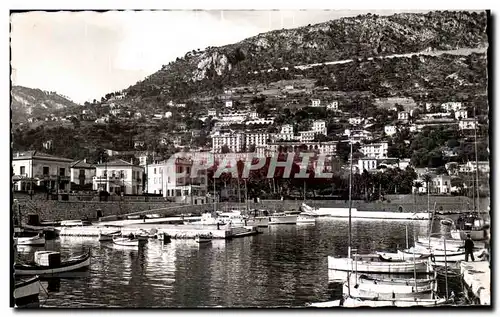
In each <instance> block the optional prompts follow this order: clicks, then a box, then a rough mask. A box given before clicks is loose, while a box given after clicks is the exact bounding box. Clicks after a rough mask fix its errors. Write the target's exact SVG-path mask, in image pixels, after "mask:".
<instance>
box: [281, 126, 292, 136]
mask: <svg viewBox="0 0 500 317" xmlns="http://www.w3.org/2000/svg"><path fill="white" fill-rule="evenodd" d="M280 133H281V134H292V135H293V125H291V124H284V125H282V126H281V132H280Z"/></svg>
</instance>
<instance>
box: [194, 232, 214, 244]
mask: <svg viewBox="0 0 500 317" xmlns="http://www.w3.org/2000/svg"><path fill="white" fill-rule="evenodd" d="M194 241H196V242H197V243H207V242H211V241H212V235H211V234H210V235H208V234H200V235H198V236H196V237H195V238H194Z"/></svg>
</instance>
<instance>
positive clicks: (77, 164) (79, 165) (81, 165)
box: [71, 160, 95, 168]
mask: <svg viewBox="0 0 500 317" xmlns="http://www.w3.org/2000/svg"><path fill="white" fill-rule="evenodd" d="M76 167H77V168H95V166H94V165H93V164H90V163H87V162H85V160H78V161H74V162H72V163H71V168H76Z"/></svg>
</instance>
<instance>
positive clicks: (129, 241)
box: [113, 237, 139, 247]
mask: <svg viewBox="0 0 500 317" xmlns="http://www.w3.org/2000/svg"><path fill="white" fill-rule="evenodd" d="M113 243H114V244H116V245H121V246H125V247H138V246H139V239H137V238H132V237H115V238H113Z"/></svg>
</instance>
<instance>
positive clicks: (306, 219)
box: [297, 215, 316, 224]
mask: <svg viewBox="0 0 500 317" xmlns="http://www.w3.org/2000/svg"><path fill="white" fill-rule="evenodd" d="M308 223H316V218H315V217H313V216H307V215H298V216H297V224H308Z"/></svg>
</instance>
